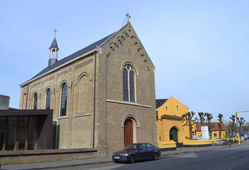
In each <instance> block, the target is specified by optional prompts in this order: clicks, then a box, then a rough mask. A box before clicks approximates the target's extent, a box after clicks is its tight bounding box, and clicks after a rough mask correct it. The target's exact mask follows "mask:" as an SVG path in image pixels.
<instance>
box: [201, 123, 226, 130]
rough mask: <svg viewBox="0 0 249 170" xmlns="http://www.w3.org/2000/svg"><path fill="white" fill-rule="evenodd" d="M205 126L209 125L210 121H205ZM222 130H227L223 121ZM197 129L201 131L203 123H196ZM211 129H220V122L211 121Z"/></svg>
mask: <svg viewBox="0 0 249 170" xmlns="http://www.w3.org/2000/svg"><path fill="white" fill-rule="evenodd" d="M203 126H208V123H207V122H205V123H203ZM221 130H226V128H225V126H224V123H223V122H222V123H221ZM196 131H201V123H199V122H197V123H196ZM211 131H219V122H211Z"/></svg>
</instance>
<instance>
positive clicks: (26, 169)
mask: <svg viewBox="0 0 249 170" xmlns="http://www.w3.org/2000/svg"><path fill="white" fill-rule="evenodd" d="M246 145H249V140H247V141H244V142H242V143H241V146H246ZM238 146H239V145H238V143H233V144H232V146H231V147H230V146H229V145H228V146H206V147H191V148H190V147H189V148H188V147H187V148H186V147H183V148H177V149H176V150H174V151H163V152H162V154H161V156H170V155H177V154H182V153H201V152H207V151H214V150H221V149H227V148H234V147H238ZM108 162H112V159H111V158H89V159H82V160H70V161H57V162H41V163H27V164H12V165H3V166H2V167H1V169H5V170H31V169H32V170H33V169H50V168H62V167H73V166H81V165H89V164H101V163H108Z"/></svg>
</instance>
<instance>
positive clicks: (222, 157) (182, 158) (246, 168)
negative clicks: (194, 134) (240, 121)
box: [57, 145, 249, 170]
mask: <svg viewBox="0 0 249 170" xmlns="http://www.w3.org/2000/svg"><path fill="white" fill-rule="evenodd" d="M65 169H68V168H60V169H57V170H65ZM70 169H72V170H82V169H84V170H90V169H91V170H99V169H103V170H127V169H128V170H167V169H169V170H197V169H198V170H237V169H238V170H249V145H247V146H243V147H242V146H240V147H237V148H228V149H224V150H216V151H209V152H204V153H197V154H181V155H172V156H162V157H160V159H159V160H157V161H144V162H137V163H135V164H125V163H118V164H117V163H105V164H95V165H87V166H77V167H70Z"/></svg>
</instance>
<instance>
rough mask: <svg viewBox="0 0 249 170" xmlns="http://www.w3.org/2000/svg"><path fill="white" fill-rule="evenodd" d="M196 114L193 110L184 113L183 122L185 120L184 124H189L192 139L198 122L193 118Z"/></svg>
mask: <svg viewBox="0 0 249 170" xmlns="http://www.w3.org/2000/svg"><path fill="white" fill-rule="evenodd" d="M194 115H195V112H193V111H191V112H188V113H185V114H183V115H182V118H183V123H184V122H185V124H184V125H183V126H189V136H190V140H192V129H193V125H194V124H195V123H196V122H195V121H193V120H192V118H193V116H194Z"/></svg>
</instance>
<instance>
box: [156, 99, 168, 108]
mask: <svg viewBox="0 0 249 170" xmlns="http://www.w3.org/2000/svg"><path fill="white" fill-rule="evenodd" d="M167 100H168V99H156V108H158V107H160V106H162V105H163V103H165V102H166V101H167Z"/></svg>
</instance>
